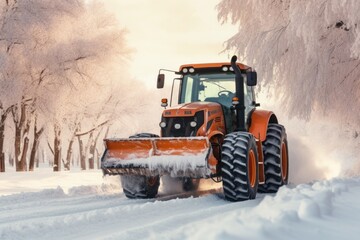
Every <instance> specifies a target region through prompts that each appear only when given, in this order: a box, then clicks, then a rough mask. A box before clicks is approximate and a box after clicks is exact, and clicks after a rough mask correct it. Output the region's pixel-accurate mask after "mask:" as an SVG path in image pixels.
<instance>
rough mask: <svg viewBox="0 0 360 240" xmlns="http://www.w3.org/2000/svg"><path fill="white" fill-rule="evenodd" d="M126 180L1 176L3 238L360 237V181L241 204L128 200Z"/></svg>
mask: <svg viewBox="0 0 360 240" xmlns="http://www.w3.org/2000/svg"><path fill="white" fill-rule="evenodd" d="M35 178H36V179H35ZM24 179H25V180H27V181H20V180H24ZM31 179H32V180H31ZM94 182H97V183H98V184H94ZM118 184H119V183H118V178H117V177H111V178H110V177H109V178H104V179H102V178H101V173H100V172H98V171H93V172H62V173H56V176H54V173H52V172H51V171H48V172H45V171H41V172H40V173H39V174H37V175H36V177H35V175H34V173H4V174H0V239H86V240H89V239H204V238H206V239H358V236H359V235H360V228H359V222H360V206H359V204H358V203H359V199H360V178H348V179H340V178H335V179H331V180H322V181H316V182H313V183H309V184H300V185H297V186H291V185H290V186H287V187H282V188H281V189H280V191H279V192H278V193H277V194H258V196H257V199H256V200H253V201H246V202H237V203H231V202H227V201H225V200H224V199H223V196H222V193H221V191H218V192H217V193H210V192H206V191H205V192H204V193H203V194H202V195H201V196H200V197H192V196H186V198H180V197H181V195H176V194H175V195H171V196H170V198H166V200H165V199H164V196H165V194H164V193H160V196H159V197H158V198H157V199H153V200H128V199H126V198H125V196H124V195H123V193H122V191H121V189H120V188H119V185H118ZM9 187H11V189H9ZM211 187H221V184H220V185H211Z"/></svg>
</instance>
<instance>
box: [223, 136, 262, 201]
mask: <svg viewBox="0 0 360 240" xmlns="http://www.w3.org/2000/svg"><path fill="white" fill-rule="evenodd" d="M221 156H222V157H221V163H222V168H221V172H222V180H223V189H224V195H225V198H226V199H227V200H230V201H243V200H248V199H254V198H255V197H256V192H257V188H258V154H257V148H256V142H255V139H254V137H253V136H252V134H250V133H247V132H234V133H231V134H228V135H226V137H225V139H224V144H223V145H222V154H221Z"/></svg>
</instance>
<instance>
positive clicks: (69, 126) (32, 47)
mask: <svg viewBox="0 0 360 240" xmlns="http://www.w3.org/2000/svg"><path fill="white" fill-rule="evenodd" d="M125 34H126V32H125V31H124V30H123V29H121V28H120V27H119V25H118V23H117V22H116V21H115V18H114V17H113V16H112V15H110V14H108V13H107V11H106V10H105V9H104V7H103V6H102V5H101V4H99V3H96V2H91V1H86V3H85V1H83V0H65V1H64V0H16V1H15V0H6V1H4V0H2V1H1V2H0V115H1V116H0V170H1V171H4V167H5V162H6V163H7V161H10V162H11V163H12V164H14V165H15V166H16V170H17V171H26V170H33V169H34V165H35V163H36V161H37V159H38V157H39V156H41V155H43V154H45V153H46V152H48V156H47V158H48V159H53V166H54V170H55V171H57V170H60V167H61V165H63V166H64V167H65V169H69V168H70V162H71V161H72V159H73V153H74V151H76V152H78V153H79V157H80V159H81V168H82V169H85V168H87V167H90V168H92V167H94V161H95V164H96V159H97V158H98V156H99V154H101V152H98V151H97V147H98V145H100V147H102V144H101V140H102V138H103V137H104V136H105V135H106V132H107V131H108V129H109V126H111V124H112V123H113V122H114V121H115V120H116V119H117V118H118V115H119V114H120V113H122V112H126V111H127V109H126V107H127V104H126V98H125V97H126V96H128V95H129V94H130V93H126V94H124V93H122V88H123V87H126V84H127V85H130V84H131V83H130V82H129V83H127V82H122V84H121V86H122V88H120V87H119V82H121V79H129V77H128V74H127V72H126V62H127V58H128V56H129V53H130V51H129V49H128V47H127V46H126V44H125V39H124V37H125ZM129 107H130V106H129ZM39 145H40V146H42V148H41V149H42V151H41V152H40V151H38V149H39ZM75 147H76V148H77V149H76V150H74V148H75ZM44 149H46V150H44ZM101 149H102V148H101Z"/></svg>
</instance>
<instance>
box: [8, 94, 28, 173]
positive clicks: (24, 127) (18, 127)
mask: <svg viewBox="0 0 360 240" xmlns="http://www.w3.org/2000/svg"><path fill="white" fill-rule="evenodd" d="M26 101H27V100H24V98H23V102H22V103H21V106H20V117H19V113H18V112H17V110H18V107H17V106H14V107H13V108H12V109H11V111H12V115H13V120H14V124H15V143H14V147H15V163H16V171H26V170H27V168H26V155H27V149H28V144H29V139H28V138H27V137H26V134H27V133H28V132H29V129H30V120H29V119H26V118H27V116H26V106H27V105H26ZM24 136H25V137H24ZM23 138H24V146H23V149H22V150H23V151H22V152H21V141H22V139H23ZM24 166H25V168H24Z"/></svg>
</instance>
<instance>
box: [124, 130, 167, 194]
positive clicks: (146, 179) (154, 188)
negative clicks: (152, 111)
mask: <svg viewBox="0 0 360 240" xmlns="http://www.w3.org/2000/svg"><path fill="white" fill-rule="evenodd" d="M151 137H159V136H158V135H156V134H152V133H139V134H135V135H132V136H130V137H129V138H151ZM120 179H121V185H122V187H123V192H124V194H125V196H126V197H128V198H131V199H134V198H154V197H156V195H157V194H158V190H159V186H160V177H159V176H142V175H122V176H120Z"/></svg>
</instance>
